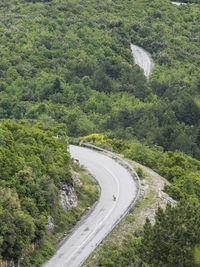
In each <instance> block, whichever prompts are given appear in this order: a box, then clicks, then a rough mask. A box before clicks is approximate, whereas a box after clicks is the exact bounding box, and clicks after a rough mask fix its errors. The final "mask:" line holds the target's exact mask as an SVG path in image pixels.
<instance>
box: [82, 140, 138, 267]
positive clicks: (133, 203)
mask: <svg viewBox="0 0 200 267" xmlns="http://www.w3.org/2000/svg"><path fill="white" fill-rule="evenodd" d="M81 146H85V147H88V148H92V149H95V150H98V151H102V152H104V153H106V154H109V155H110V156H112V158H114V159H117V160H118V161H120V162H121V163H122V165H123V166H126V167H127V168H128V169H129V171H131V172H132V173H133V174H134V176H135V178H136V180H137V183H138V188H137V189H138V190H137V194H136V197H135V198H134V200H133V201H132V203H131V204H130V205H129V207H128V208H127V210H126V211H125V212H124V213H123V214H122V215H121V216H120V218H119V219H118V220H117V221H116V222H115V223H114V225H112V227H111V229H110V231H109V232H108V233H107V234H106V235H105V236H104V237H103V239H102V240H101V241H99V242H98V243H97V244H96V246H95V248H94V250H95V249H96V248H97V247H98V246H99V245H100V244H101V242H102V241H103V240H104V239H105V237H106V236H107V235H108V234H110V233H111V232H112V230H113V229H114V228H115V227H116V226H117V224H118V223H119V222H120V221H121V220H122V219H123V218H124V217H125V215H126V214H127V213H128V212H129V211H130V209H131V208H132V207H134V205H135V203H136V201H137V200H138V198H139V196H140V192H141V183H140V178H139V176H138V174H137V172H136V171H135V169H134V168H133V167H132V166H131V165H130V164H129V163H128V162H127V161H125V160H124V159H122V158H120V157H119V156H117V155H116V154H115V153H113V152H111V151H108V150H106V149H103V148H101V147H98V146H95V145H91V144H87V143H82V144H81ZM94 250H93V251H94ZM93 251H92V252H93ZM92 252H91V253H90V254H89V255H88V256H87V257H85V258H84V259H83V260H82V262H81V263H80V264H79V266H82V264H83V263H84V262H85V261H86V260H87V258H88V257H89V256H90V255H91V254H92Z"/></svg>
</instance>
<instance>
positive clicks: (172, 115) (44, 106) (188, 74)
mask: <svg viewBox="0 0 200 267" xmlns="http://www.w3.org/2000/svg"><path fill="white" fill-rule="evenodd" d="M184 3H185V4H184V5H180V6H177V5H174V4H172V3H171V2H170V1H166V0H123V1H122V0H78V1H77V0H68V1H66V0H2V1H1V3H0V57H1V60H0V120H1V122H0V178H1V179H0V180H1V181H0V192H1V199H0V203H1V204H0V222H1V223H0V225H1V227H0V244H1V246H0V256H1V259H2V264H4V263H5V262H4V261H5V260H14V261H15V262H19V259H20V258H21V257H24V256H27V257H25V258H24V263H23V262H22V264H24V266H26V267H28V266H38V265H39V264H40V262H42V261H43V260H44V259H46V258H47V257H49V255H50V254H52V253H53V251H54V249H53V245H52V244H55V243H56V241H55V240H53V241H52V240H50V241H49V240H48V241H47V243H45V245H44V243H42V240H44V239H43V237H45V238H46V225H47V222H48V216H52V217H53V218H54V220H55V224H56V225H57V226H56V229H58V232H59V234H60V235H61V234H62V233H64V231H65V230H64V229H67V230H66V231H68V230H69V229H70V228H71V227H72V225H74V224H75V223H76V221H77V220H78V218H79V217H80V215H81V213H82V212H84V209H85V208H86V206H87V204H88V203H89V204H90V205H91V204H92V203H93V202H94V201H95V200H96V198H97V192H96V190H95V184H92V185H91V186H92V189H91V188H90V186H89V187H88V186H87V185H86V188H87V189H88V188H89V189H88V190H85V189H84V188H82V187H81V188H80V187H77V188H75V189H74V184H73V181H72V180H73V179H72V177H73V175H72V174H71V171H72V168H75V169H77V168H78V167H77V166H76V165H75V164H74V163H72V162H71V160H70V156H69V153H68V152H67V142H66V140H69V138H70V141H71V140H72V141H74V140H75V139H74V138H77V139H76V140H75V141H77V140H78V141H80V140H82V139H83V136H87V135H90V134H92V133H94V132H96V133H99V134H102V135H104V139H103V138H100V139H99V140H100V141H99V140H96V137H97V139H98V134H97V135H94V136H92V137H91V136H90V137H89V138H88V137H85V140H88V141H89V142H94V143H97V144H98V142H99V143H100V145H103V146H106V147H108V148H111V149H113V150H114V151H116V152H119V153H122V154H123V155H124V156H125V157H127V158H129V159H133V160H135V161H137V162H139V163H141V164H143V165H145V166H148V167H150V168H152V169H153V170H155V171H157V172H158V173H159V174H160V175H162V176H164V177H165V178H166V179H167V180H168V181H169V182H170V183H171V185H168V186H165V191H166V192H167V193H168V194H169V195H170V196H171V197H173V198H174V199H175V200H176V201H178V203H179V204H178V205H177V208H176V207H175V208H167V209H166V213H164V212H163V211H161V210H158V215H157V217H156V218H157V219H156V222H157V223H155V226H151V225H150V223H149V221H147V222H146V224H145V226H144V229H143V230H142V232H141V235H139V238H138V239H137V240H135V239H134V241H133V243H132V241H131V244H129V245H130V246H132V245H133V247H134V252H131V253H132V254H134V253H136V254H137V257H138V259H139V261H140V260H141V261H142V263H143V264H150V265H151V266H170V267H171V265H170V264H172V263H173V260H174V259H175V258H176V256H174V255H178V254H179V253H180V251H179V249H180V248H181V246H183V245H185V244H186V245H185V247H184V249H185V251H186V254H184V255H186V256H185V258H186V261H185V262H184V261H183V260H182V259H180V261H179V262H178V263H177V262H175V266H176V265H177V266H179V265H178V264H179V263H180V264H182V265H183V264H185V265H184V266H190V267H191V266H193V265H195V263H194V262H195V261H194V253H197V255H198V245H199V243H200V237H199V232H200V228H199V223H198V220H199V218H198V216H199V215H198V214H199V198H200V182H199V181H200V178H199V177H200V162H199V159H200V120H199V118H200V96H199V90H200V79H199V71H200V49H199V43H200V35H199V31H200V26H199V25H200V6H199V5H200V3H199V1H198V0H188V1H184ZM186 3H187V4H186ZM131 44H134V45H137V46H140V47H142V48H144V49H145V50H146V51H148V52H149V53H150V54H151V56H152V59H153V61H154V63H155V67H154V69H153V72H152V74H151V76H150V78H149V79H148V80H147V79H146V77H145V76H144V73H143V71H142V70H141V69H140V68H139V67H138V66H137V65H135V64H134V59H133V56H132V54H131V47H130V45H131ZM95 136H96V137H95ZM80 171H81V170H78V172H80ZM83 180H84V179H83ZM63 183H65V184H67V186H71V188H73V190H75V191H76V190H77V192H76V193H77V196H78V197H79V200H82V201H83V203H82V204H80V205H83V206H84V207H85V208H84V207H83V206H81V207H80V209H79V208H77V209H76V208H72V209H71V210H70V211H68V212H63V207H61V206H60V199H61V197H60V193H59V190H61V188H62V185H63ZM87 183H88V184H90V180H87ZM90 190H92V196H91V195H90V193H89V192H90ZM82 194H84V197H83V195H82ZM90 199H91V202H90ZM183 207H185V208H183ZM182 208H183V209H182ZM181 212H182V213H183V214H184V216H185V217H184V221H183V223H182V221H181V219H180V218H181V216H179V215H180V214H181ZM164 214H165V215H164ZM176 214H177V216H176ZM162 216H163V218H164V219H163V221H162V223H160V228H159V220H161V219H160V218H161V217H162ZM167 217H169V218H170V219H169V225H174V228H173V229H174V232H173V231H172V232H170V230H169V229H168V230H169V232H165V233H167V235H168V236H171V238H172V239H171V241H170V242H169V243H168V244H167V246H166V247H162V246H160V247H162V249H163V250H162V251H157V252H155V251H154V249H153V248H152V247H151V244H154V245H155V244H156V242H158V240H156V238H155V237H156V235H154V233H155V232H156V231H158V232H157V233H159V235H160V236H162V234H163V230H164V228H165V224H167V222H166V220H167ZM173 217H174V218H176V217H177V221H176V220H174V221H173V220H171V219H172V218H173ZM66 221H67V223H65V222H66ZM8 222H9V223H8ZM157 225H158V228H159V229H158V228H157ZM180 225H181V226H180ZM190 225H191V226H192V229H191V228H190ZM154 227H155V228H154ZM176 227H177V228H176ZM177 229H178V230H177ZM180 230H181V232H184V233H185V235H184V238H183V237H181V242H182V243H181V242H180V243H179V242H177V244H176V246H175V249H174V251H171V250H169V249H168V248H169V247H172V244H173V242H172V241H173V238H175V239H177V240H179V239H180V236H178V235H176V233H177V232H178V231H180ZM154 231H155V232H154ZM159 231H160V232H159ZM55 232H56V231H55ZM173 234H174V235H175V237H173ZM50 236H51V235H50ZM194 236H195V238H194ZM50 239H51V237H50ZM55 239H56V240H58V236H56V238H55ZM145 239H146V241H147V242H146V243H145ZM131 240H132V239H131ZM191 240H192V241H191ZM40 244H43V245H42V249H41V250H42V251H43V252H42V256H41V254H40V252H39V254H37V252H35V248H36V247H39V245H40ZM135 244H137V245H135ZM26 247H28V251H26V249H25V248H26ZM125 247H126V241H125ZM127 247H128V245H127ZM135 247H137V248H136V249H135ZM142 249H143V250H145V249H146V250H147V254H148V255H147V254H146V255H145V254H143V253H142V252H141V251H142ZM194 251H195V252H194ZM196 251H197V252H196ZM29 252H33V254H34V253H35V258H34V259H32V258H31V257H32V256H31V257H29V255H28V254H29ZM154 252H155V254H153V253H154ZM123 253H130V251H128V252H127V251H124V250H123V249H122V254H123ZM156 253H157V254H159V255H161V256H162V255H164V254H166V255H168V256H169V257H168V258H165V257H163V258H164V261H162V259H158V260H157V261H156V260H155V261H152V258H151V257H150V256H149V255H156ZM173 253H174V254H173ZM132 254H131V255H132ZM38 255H39V256H38ZM187 255H188V258H187ZM195 255H196V254H195ZM40 256H41V257H40ZM120 257H121V254H120V253H119V257H118V258H117V257H116V259H115V260H116V262H117V261H118V259H119V258H120ZM195 257H197V256H195ZM37 259H39V260H38V261H37ZM177 259H178V260H179V258H178V257H177ZM16 264H17V263H16ZM107 264H111V263H109V262H108V263H107ZM131 264H133V262H131ZM159 264H160V265H159ZM182 265H181V266H182ZM111 266H112V265H111ZM122 266H123V265H122Z"/></svg>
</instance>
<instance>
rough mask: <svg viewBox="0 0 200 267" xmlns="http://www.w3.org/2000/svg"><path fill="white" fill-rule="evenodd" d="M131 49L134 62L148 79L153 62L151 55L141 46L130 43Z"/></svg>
mask: <svg viewBox="0 0 200 267" xmlns="http://www.w3.org/2000/svg"><path fill="white" fill-rule="evenodd" d="M131 51H132V54H133V57H134V61H135V64H137V65H138V66H139V67H140V68H142V69H143V70H144V75H145V76H146V77H147V79H149V76H150V74H151V72H152V70H153V67H154V64H153V61H152V59H151V55H150V54H149V53H148V52H147V51H145V50H144V49H143V48H141V47H139V46H137V45H133V44H131Z"/></svg>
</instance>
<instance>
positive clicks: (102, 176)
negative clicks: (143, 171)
mask: <svg viewBox="0 0 200 267" xmlns="http://www.w3.org/2000/svg"><path fill="white" fill-rule="evenodd" d="M70 153H71V156H72V157H73V158H75V159H78V160H79V162H80V164H82V165H84V166H85V167H86V168H87V169H88V170H89V171H90V172H91V173H92V174H93V176H94V177H95V178H96V179H97V181H98V183H99V185H100V187H101V196H100V199H99V202H98V203H97V205H96V206H95V208H94V210H93V211H92V212H91V214H90V215H89V216H88V217H87V218H86V219H85V221H83V223H82V224H81V225H80V226H79V227H78V228H77V229H76V230H75V231H74V232H73V233H72V235H71V236H70V237H69V238H68V239H67V240H66V242H65V243H64V244H63V245H62V246H61V247H60V248H59V249H58V251H57V252H56V254H55V255H54V256H53V257H52V258H51V259H50V260H49V261H48V262H46V263H45V264H44V265H42V266H43V267H77V266H81V265H82V264H83V262H84V261H85V260H86V259H87V257H88V256H89V255H90V254H91V252H92V251H93V250H94V249H95V248H96V246H97V244H99V242H101V241H102V240H103V239H104V238H105V236H106V235H107V234H108V233H109V232H110V231H111V229H112V228H113V226H114V225H115V224H116V222H117V221H118V220H119V218H120V217H121V216H122V215H123V214H124V213H125V211H126V210H127V208H128V207H129V205H130V204H131V203H132V201H133V200H134V198H135V196H136V193H137V192H136V191H137V189H136V188H137V186H136V182H135V181H134V180H133V178H132V177H131V175H130V173H129V172H128V171H127V170H126V169H125V168H124V167H122V166H121V165H120V164H118V163H117V162H116V161H115V160H113V159H111V158H110V157H108V156H105V155H104V154H102V153H100V152H96V151H93V150H90V149H88V148H83V147H77V146H72V145H71V146H70ZM113 195H115V196H116V197H117V199H116V201H113Z"/></svg>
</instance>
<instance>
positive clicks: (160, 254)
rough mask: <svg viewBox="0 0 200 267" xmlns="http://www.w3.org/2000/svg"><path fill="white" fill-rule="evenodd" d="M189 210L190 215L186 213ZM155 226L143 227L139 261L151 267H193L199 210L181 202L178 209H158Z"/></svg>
mask: <svg viewBox="0 0 200 267" xmlns="http://www.w3.org/2000/svg"><path fill="white" fill-rule="evenodd" d="M188 210H189V211H190V212H188ZM155 218H156V222H155V225H153V226H152V225H151V224H150V222H149V220H147V221H146V224H145V225H144V233H143V235H142V239H141V243H140V244H139V245H138V246H137V252H138V254H139V256H140V258H141V259H142V260H143V261H144V262H145V263H148V264H150V265H151V266H172V265H173V266H188V267H189V266H195V262H194V248H195V246H196V245H198V244H199V242H200V239H199V230H200V206H199V204H198V203H195V202H181V203H179V204H178V206H177V207H174V208H172V207H171V206H167V208H166V210H165V212H163V210H162V209H158V211H157V213H156V217H155Z"/></svg>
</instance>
